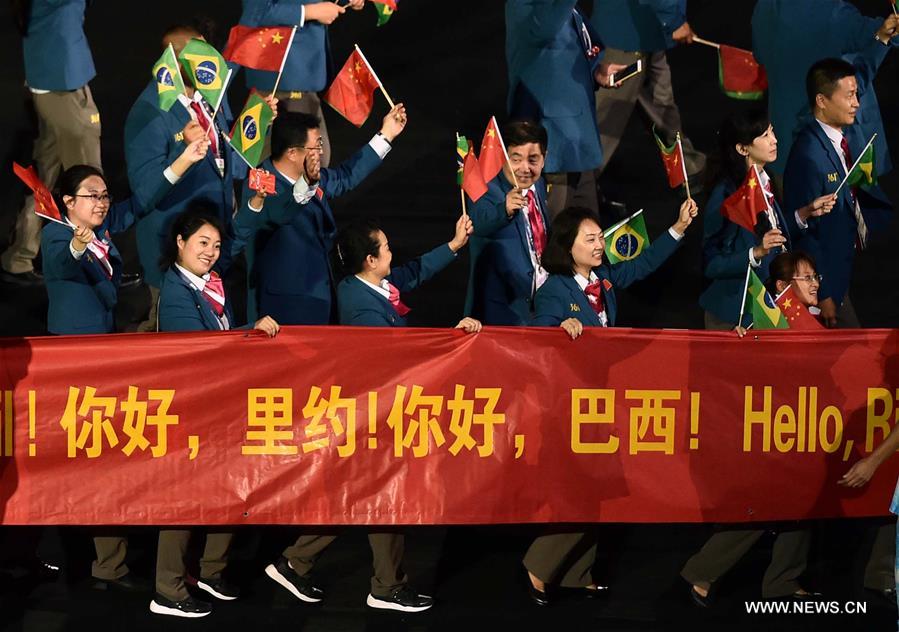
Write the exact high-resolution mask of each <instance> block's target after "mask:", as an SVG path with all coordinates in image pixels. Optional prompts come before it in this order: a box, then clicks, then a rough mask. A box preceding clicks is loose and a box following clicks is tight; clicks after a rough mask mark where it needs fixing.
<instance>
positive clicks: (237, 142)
mask: <svg viewBox="0 0 899 632" xmlns="http://www.w3.org/2000/svg"><path fill="white" fill-rule="evenodd" d="M273 114H274V113H273V112H272V108H271V107H269V104H268V103H266V102H265V99H263V98H262V97H261V96H260V95H259V93H258V92H256V90H251V91H250V96H249V97H247V102H246V104H245V105H244V106H243V110H241V111H240V114H238V115H237V118H235V119H234V127H233V128H232V129H231V146H232V147H234V151H236V152H237V153H239V154H240V155H241V156H243V159H244V160H246V161H247V164H249V165H250V167H252V168H254V169H255V168H256V167H257V166H258V165H259V163H260V162H262V150H263V148H264V147H265V135H266V133H268V128H269V125H271V122H272V118H273Z"/></svg>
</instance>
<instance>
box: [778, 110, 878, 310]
mask: <svg viewBox="0 0 899 632" xmlns="http://www.w3.org/2000/svg"><path fill="white" fill-rule="evenodd" d="M843 134H844V136H845V137H846V140H847V141H849V150H850V152H851V153H852V156H853V158H855V157H858V155H859V152H861V150H862V148H863V147H864V145H865V143H866V142H867V140H868V139H867V138H862V136H861V132H860V131H859V130H858V129H857V127H856V126H855V125H851V126H849V127H846V128H844V129H843ZM847 166H851V165H847ZM844 175H845V172H844V171H843V166H842V164H841V163H840V158H839V156H838V155H837V152H836V150H835V149H834V147H833V145H832V144H831V142H830V139H828V138H827V135H826V134H825V133H824V130H823V129H821V126H820V125H819V124H818V122H817V121H816V120H814V119H812V120H811V121H808V122H807V123H806V124H805V126H804V127H803V128H802V129H801V131H800V132H799V135H798V136H797V137H796V141H795V142H794V143H793V148H792V149H791V150H790V157H789V160H788V161H787V170H786V173H785V174H784V196H785V199H784V203H785V206H786V208H787V222H789V223H790V225H791V229H790V232H791V235H792V236H793V239H794V243H796V246H797V248H800V249H802V250H805V251H806V252H808V253H809V254H811V255H812V256H813V257H814V258H815V263H816V264H817V268H818V272H819V273H821V274H822V275H823V277H824V278H823V279H822V281H821V288H820V289H819V290H818V300H822V299H825V298H831V299H833V300H834V302H835V303H836V304H837V305H840V304H841V303H842V302H843V297H844V296H846V292H848V291H849V282H850V279H851V278H852V264H853V261H854V260H855V241H856V235H857V223H856V221H855V211H854V207H853V204H852V200H851V197H850V188H849V187H848V186H844V187H843V190H842V191H840V196H839V198H838V200H837V204H836V206H834V207H833V210H831V212H830V213H828V214H827V215H824V216H822V217H812V218H810V219H809V222H808V229H806V230H800V229H799V227H798V226H797V225H796V220H795V218H794V217H793V213H791V212H790V210H791V209H798V208H799V207H801V206H804V205H806V204H808V203H809V202H811V201H812V200H814V199H815V198H817V197H819V196H822V195H826V194H827V193H833V192H834V191H836V189H837V186H838V185H839V184H840V181H842V179H843V176H844ZM856 193H857V195H858V201H859V206H860V207H861V210H862V215H863V216H864V218H865V224H866V225H867V227H868V237H869V239H870V237H871V235H872V234H873V233H874V232H876V231H877V230H878V229H882V228H884V227H885V226H886V224H887V222H889V220H890V217H891V211H892V210H893V207H892V205H891V204H890V201H889V199H888V198H887V197H886V195H885V194H884V192H883V191H882V190H881V189H880V187H879V186H876V185H875V186H872V187H870V188H864V187H857V188H856Z"/></svg>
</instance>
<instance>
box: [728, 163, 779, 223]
mask: <svg viewBox="0 0 899 632" xmlns="http://www.w3.org/2000/svg"><path fill="white" fill-rule="evenodd" d="M767 210H768V202H767V200H765V190H764V189H763V188H762V185H761V184H760V183H759V181H758V178H757V177H756V174H755V169H753V168H752V167H750V168H749V171H748V172H747V173H746V180H744V181H743V184H742V185H741V186H740V188H739V189H737V190H736V191H734V192H733V194H732V195H731V196H730V197H729V198H727V199H726V200H724V204H722V205H721V214H722V215H724V217H726V218H727V219H729V220H730V221H732V222H733V223H734V224H738V225H739V226H742V227H743V228H745V229H746V230H748V231H749V232H753V231H754V230H755V223H756V221H757V218H758V214H759V213H760V212H762V211H767Z"/></svg>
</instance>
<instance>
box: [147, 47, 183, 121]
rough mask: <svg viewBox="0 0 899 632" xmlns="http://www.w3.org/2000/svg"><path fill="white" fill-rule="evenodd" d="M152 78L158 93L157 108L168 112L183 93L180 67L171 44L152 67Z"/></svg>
mask: <svg viewBox="0 0 899 632" xmlns="http://www.w3.org/2000/svg"><path fill="white" fill-rule="evenodd" d="M153 78H154V79H155V80H156V91H157V92H158V93H159V108H160V109H161V110H165V111H166V112H168V111H169V110H170V109H172V106H173V105H174V104H175V101H177V100H178V95H179V94H183V93H184V79H182V78H181V67H180V66H179V65H178V58H177V57H176V56H175V49H174V48H172V45H171V44H169V45H168V46H167V47H166V49H165V51H163V53H162V57H160V58H159V59H158V60H157V61H156V64H155V65H154V66H153Z"/></svg>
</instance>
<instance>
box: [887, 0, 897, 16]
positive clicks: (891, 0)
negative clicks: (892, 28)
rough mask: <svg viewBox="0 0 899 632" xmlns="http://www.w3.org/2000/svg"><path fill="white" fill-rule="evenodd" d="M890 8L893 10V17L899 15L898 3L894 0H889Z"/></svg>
mask: <svg viewBox="0 0 899 632" xmlns="http://www.w3.org/2000/svg"><path fill="white" fill-rule="evenodd" d="M889 2H890V8H891V9H892V10H893V15H899V9H896V3H895V1H894V0H889Z"/></svg>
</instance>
